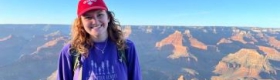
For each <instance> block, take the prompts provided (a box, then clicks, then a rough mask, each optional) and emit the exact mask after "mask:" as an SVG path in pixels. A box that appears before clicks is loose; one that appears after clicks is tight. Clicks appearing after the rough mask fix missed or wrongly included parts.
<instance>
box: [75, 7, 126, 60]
mask: <svg viewBox="0 0 280 80" xmlns="http://www.w3.org/2000/svg"><path fill="white" fill-rule="evenodd" d="M107 15H108V17H109V19H110V21H109V23H108V28H107V33H108V37H109V39H110V40H112V41H113V42H114V43H115V44H116V45H117V47H118V49H119V50H124V49H125V48H126V44H125V43H126V42H125V39H124V36H123V32H122V30H121V26H120V24H119V22H118V21H117V20H116V19H115V18H114V13H113V12H112V11H107ZM70 44H71V49H74V50H75V51H77V53H79V54H82V55H84V56H88V53H89V49H90V48H91V47H94V44H93V41H92V40H91V39H90V34H88V33H87V32H86V31H85V29H84V27H83V24H82V21H81V18H80V17H78V18H76V19H75V21H74V23H73V25H72V27H71V40H70Z"/></svg>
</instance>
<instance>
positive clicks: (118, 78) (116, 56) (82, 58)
mask: <svg viewBox="0 0 280 80" xmlns="http://www.w3.org/2000/svg"><path fill="white" fill-rule="evenodd" d="M77 15H78V16H77V18H76V19H75V21H74V24H73V25H72V30H71V41H70V43H69V44H67V45H65V46H64V47H63V49H62V50H61V53H60V56H59V60H58V78H57V79H58V80H141V71H140V65H139V62H138V57H137V53H136V50H135V47H134V44H133V42H132V41H130V40H125V39H124V38H123V33H122V31H121V30H120V28H119V27H120V26H119V25H118V24H117V21H116V20H115V18H114V16H113V14H112V12H110V11H108V8H107V6H106V4H105V3H104V1H103V0H80V1H79V3H78V10H77Z"/></svg>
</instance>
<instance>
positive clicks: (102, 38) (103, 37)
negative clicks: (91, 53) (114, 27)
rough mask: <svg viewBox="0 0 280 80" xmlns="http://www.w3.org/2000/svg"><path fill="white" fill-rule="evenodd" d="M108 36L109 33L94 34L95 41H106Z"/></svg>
mask: <svg viewBox="0 0 280 80" xmlns="http://www.w3.org/2000/svg"><path fill="white" fill-rule="evenodd" d="M107 38H108V33H104V34H100V35H97V36H92V40H93V41H94V42H104V41H105V40H106V39H107Z"/></svg>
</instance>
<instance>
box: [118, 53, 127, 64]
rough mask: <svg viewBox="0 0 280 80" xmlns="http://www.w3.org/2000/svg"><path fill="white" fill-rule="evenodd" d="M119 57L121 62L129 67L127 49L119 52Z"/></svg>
mask: <svg viewBox="0 0 280 80" xmlns="http://www.w3.org/2000/svg"><path fill="white" fill-rule="evenodd" d="M118 56H119V58H120V59H119V60H120V62H124V63H125V65H126V66H128V61H127V56H126V52H125V49H122V50H118Z"/></svg>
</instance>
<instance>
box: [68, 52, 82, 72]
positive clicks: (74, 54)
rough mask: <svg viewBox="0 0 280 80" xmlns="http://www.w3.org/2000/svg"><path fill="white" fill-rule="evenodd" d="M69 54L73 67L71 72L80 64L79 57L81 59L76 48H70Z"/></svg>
mask: <svg viewBox="0 0 280 80" xmlns="http://www.w3.org/2000/svg"><path fill="white" fill-rule="evenodd" d="M70 54H71V56H72V67H73V72H74V71H75V70H76V69H77V68H78V67H80V66H81V64H80V59H81V54H78V53H77V51H76V50H74V49H71V50H70Z"/></svg>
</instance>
